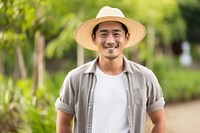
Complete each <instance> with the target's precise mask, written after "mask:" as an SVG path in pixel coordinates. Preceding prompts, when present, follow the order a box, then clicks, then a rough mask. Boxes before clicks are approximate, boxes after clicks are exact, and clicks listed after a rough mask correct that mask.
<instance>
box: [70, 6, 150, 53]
mask: <svg viewBox="0 0 200 133" xmlns="http://www.w3.org/2000/svg"><path fill="white" fill-rule="evenodd" d="M105 21H118V22H121V23H123V24H124V25H125V26H126V27H127V28H128V32H129V33H130V38H129V42H128V43H127V44H126V46H125V47H126V48H127V47H130V46H132V45H134V44H136V43H138V42H140V41H141V40H142V39H143V38H144V36H145V34H146V30H145V27H144V26H143V25H142V24H141V23H139V22H137V21H135V20H132V19H129V18H125V16H124V14H123V13H122V11H121V10H120V9H118V8H112V7H109V6H105V7H103V8H101V10H100V11H99V13H98V14H97V16H96V18H94V19H90V20H88V21H85V22H84V23H82V24H81V25H80V26H79V27H78V28H77V29H76V31H75V34H74V38H75V40H76V42H77V43H78V44H79V45H81V46H82V47H84V48H86V49H89V50H93V51H96V50H97V48H96V46H95V44H94V43H93V41H92V31H93V29H94V27H95V26H96V25H97V24H99V23H101V22H105Z"/></svg>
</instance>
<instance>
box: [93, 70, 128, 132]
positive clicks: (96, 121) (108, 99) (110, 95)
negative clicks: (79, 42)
mask: <svg viewBox="0 0 200 133" xmlns="http://www.w3.org/2000/svg"><path fill="white" fill-rule="evenodd" d="M96 74H97V84H96V89H95V92H94V110H93V126H92V133H128V132H129V126H128V117H127V96H126V95H127V91H126V86H125V83H124V79H123V73H121V74H119V75H115V76H110V75H106V74H105V73H103V72H102V71H101V70H100V69H99V68H98V67H97V69H96Z"/></svg>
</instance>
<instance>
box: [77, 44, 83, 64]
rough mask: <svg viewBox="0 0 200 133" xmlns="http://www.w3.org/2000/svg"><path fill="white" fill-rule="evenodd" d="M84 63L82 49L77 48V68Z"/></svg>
mask: <svg viewBox="0 0 200 133" xmlns="http://www.w3.org/2000/svg"><path fill="white" fill-rule="evenodd" d="M83 63H84V48H82V47H81V46H79V45H78V46H77V66H80V65H82V64H83Z"/></svg>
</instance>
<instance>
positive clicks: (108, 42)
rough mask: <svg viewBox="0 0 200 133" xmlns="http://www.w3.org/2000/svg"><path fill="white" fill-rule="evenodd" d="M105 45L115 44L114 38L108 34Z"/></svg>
mask: <svg viewBox="0 0 200 133" xmlns="http://www.w3.org/2000/svg"><path fill="white" fill-rule="evenodd" d="M106 43H107V44H113V43H115V38H114V36H113V35H112V34H110V35H109V36H108V37H107V39H106Z"/></svg>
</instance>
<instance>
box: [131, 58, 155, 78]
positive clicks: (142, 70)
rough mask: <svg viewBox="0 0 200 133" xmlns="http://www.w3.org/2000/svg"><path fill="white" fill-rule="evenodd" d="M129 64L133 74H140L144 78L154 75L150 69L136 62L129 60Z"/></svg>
mask: <svg viewBox="0 0 200 133" xmlns="http://www.w3.org/2000/svg"><path fill="white" fill-rule="evenodd" d="M129 66H130V68H131V70H132V72H133V73H134V74H137V75H142V76H143V77H146V78H152V77H154V76H155V74H154V73H153V71H152V70H151V69H149V68H148V67H146V66H143V65H141V64H138V63H136V62H133V61H130V60H129Z"/></svg>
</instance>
